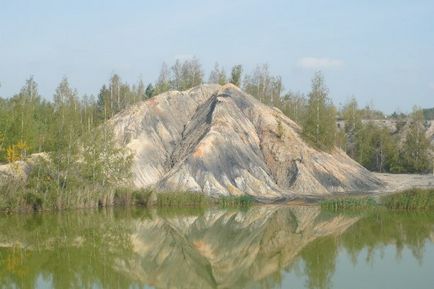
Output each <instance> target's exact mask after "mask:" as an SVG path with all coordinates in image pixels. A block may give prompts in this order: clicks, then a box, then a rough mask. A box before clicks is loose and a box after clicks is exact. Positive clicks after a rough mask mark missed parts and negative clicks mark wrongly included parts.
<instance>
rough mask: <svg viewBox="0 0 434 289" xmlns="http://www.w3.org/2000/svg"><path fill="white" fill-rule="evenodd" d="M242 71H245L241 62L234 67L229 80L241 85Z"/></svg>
mask: <svg viewBox="0 0 434 289" xmlns="http://www.w3.org/2000/svg"><path fill="white" fill-rule="evenodd" d="M242 73H243V67H242V66H241V65H240V64H238V65H235V66H234V67H232V71H231V79H230V80H229V82H230V83H232V84H234V85H236V86H238V87H240V86H241V74H242Z"/></svg>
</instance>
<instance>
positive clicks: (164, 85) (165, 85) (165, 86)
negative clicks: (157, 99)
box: [155, 62, 170, 95]
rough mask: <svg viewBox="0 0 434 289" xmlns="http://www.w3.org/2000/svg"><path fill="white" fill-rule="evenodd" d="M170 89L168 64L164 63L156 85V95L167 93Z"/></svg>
mask: <svg viewBox="0 0 434 289" xmlns="http://www.w3.org/2000/svg"><path fill="white" fill-rule="evenodd" d="M169 89H170V75H169V68H168V67H167V64H166V63H165V62H163V64H162V65H161V70H160V75H159V76H158V80H157V82H156V83H155V94H156V95H157V94H160V93H163V92H166V91H168V90H169Z"/></svg>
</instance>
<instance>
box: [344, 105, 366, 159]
mask: <svg viewBox="0 0 434 289" xmlns="http://www.w3.org/2000/svg"><path fill="white" fill-rule="evenodd" d="M341 113H342V117H343V120H344V125H345V129H344V131H345V135H346V138H347V145H346V152H347V154H348V155H349V156H350V157H352V158H353V159H355V158H356V153H357V152H356V140H357V137H358V135H359V133H360V130H361V129H362V127H363V125H362V116H361V113H360V111H359V108H358V104H357V101H356V99H355V98H352V99H351V100H350V101H349V102H348V103H347V104H345V106H344V107H343V109H342V112H341Z"/></svg>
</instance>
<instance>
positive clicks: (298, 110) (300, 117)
mask: <svg viewBox="0 0 434 289" xmlns="http://www.w3.org/2000/svg"><path fill="white" fill-rule="evenodd" d="M280 109H281V110H282V112H283V113H284V114H285V115H286V116H288V117H289V118H290V119H292V120H293V121H295V122H296V123H298V124H300V125H301V124H303V122H304V117H305V115H306V109H307V99H306V97H305V96H304V95H303V94H301V93H293V92H291V91H288V92H287V93H286V94H285V95H284V96H283V97H282V105H281V107H280Z"/></svg>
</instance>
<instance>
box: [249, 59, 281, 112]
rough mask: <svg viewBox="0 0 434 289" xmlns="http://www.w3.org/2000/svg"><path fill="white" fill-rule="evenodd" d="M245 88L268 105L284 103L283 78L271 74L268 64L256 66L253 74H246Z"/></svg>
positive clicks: (279, 105)
mask: <svg viewBox="0 0 434 289" xmlns="http://www.w3.org/2000/svg"><path fill="white" fill-rule="evenodd" d="M243 89H244V91H246V92H247V93H249V94H251V95H252V96H254V97H255V98H257V99H259V100H260V101H261V102H263V103H265V104H267V105H272V106H276V107H281V105H282V98H281V94H282V91H283V85H282V79H281V77H280V76H273V75H271V74H270V72H269V68H268V65H267V64H263V65H258V66H256V69H255V71H254V72H253V74H252V75H249V74H248V75H246V77H245V78H244V82H243Z"/></svg>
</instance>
